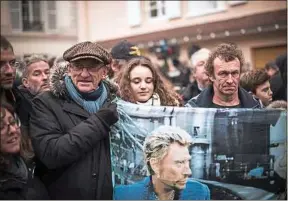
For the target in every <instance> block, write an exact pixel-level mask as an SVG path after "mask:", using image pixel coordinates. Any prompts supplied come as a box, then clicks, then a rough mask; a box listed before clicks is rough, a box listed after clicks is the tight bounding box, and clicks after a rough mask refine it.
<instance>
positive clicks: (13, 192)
mask: <svg viewBox="0 0 288 201" xmlns="http://www.w3.org/2000/svg"><path fill="white" fill-rule="evenodd" d="M34 168H35V164H34V163H33V162H28V161H26V162H24V160H23V159H22V158H21V157H20V156H11V157H9V165H7V167H6V168H4V169H3V167H1V169H0V199H1V200H26V199H27V200H38V199H40V200H43V199H44V200H47V199H49V196H48V193H47V191H46V188H45V186H44V185H43V183H42V182H41V181H40V180H39V178H38V177H35V176H34Z"/></svg>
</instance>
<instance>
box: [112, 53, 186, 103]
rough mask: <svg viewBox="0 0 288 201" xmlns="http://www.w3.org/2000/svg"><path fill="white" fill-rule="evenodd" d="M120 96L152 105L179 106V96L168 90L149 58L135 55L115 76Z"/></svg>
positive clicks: (133, 101)
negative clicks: (116, 76)
mask: <svg viewBox="0 0 288 201" xmlns="http://www.w3.org/2000/svg"><path fill="white" fill-rule="evenodd" d="M117 82H118V83H119V88H120V91H121V98H122V99H123V100H125V101H128V102H131V103H136V104H142V105H154V106H160V105H161V106H180V105H182V103H181V99H180V96H179V95H177V94H176V92H174V91H173V90H169V89H168V88H167V85H165V84H164V82H163V80H162V79H161V78H160V75H159V72H158V71H157V70H156V69H155V67H154V65H153V64H152V62H151V61H150V59H148V58H146V57H143V56H142V57H137V58H134V59H131V60H130V61H129V62H128V65H127V67H126V68H124V69H123V71H122V72H121V73H120V74H119V77H118V78H117Z"/></svg>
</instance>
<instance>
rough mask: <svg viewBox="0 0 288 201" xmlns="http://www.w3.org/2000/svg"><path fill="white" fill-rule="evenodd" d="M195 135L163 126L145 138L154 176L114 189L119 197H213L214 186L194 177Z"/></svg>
mask: <svg viewBox="0 0 288 201" xmlns="http://www.w3.org/2000/svg"><path fill="white" fill-rule="evenodd" d="M192 143H193V142H192V138H191V136H190V135H189V134H188V133H187V132H186V131H185V130H183V129H181V128H179V127H173V126H167V125H165V126H160V127H158V128H156V129H155V130H153V131H152V133H151V134H150V135H148V136H147V137H146V138H145V141H144V144H143V153H144V160H145V163H146V166H147V169H148V171H149V174H150V176H147V177H145V178H144V179H143V180H141V181H139V182H136V183H134V184H130V185H119V186H116V188H115V190H114V199H116V200H209V199H210V190H209V188H208V186H206V185H205V184H202V183H200V182H198V181H196V180H193V179H191V178H189V177H191V174H192V172H191V169H190V162H191V156H190V154H189V146H190V145H191V144H192Z"/></svg>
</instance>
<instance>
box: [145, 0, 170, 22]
mask: <svg viewBox="0 0 288 201" xmlns="http://www.w3.org/2000/svg"><path fill="white" fill-rule="evenodd" d="M149 16H150V18H152V19H156V18H157V19H158V18H164V17H165V16H166V1H149Z"/></svg>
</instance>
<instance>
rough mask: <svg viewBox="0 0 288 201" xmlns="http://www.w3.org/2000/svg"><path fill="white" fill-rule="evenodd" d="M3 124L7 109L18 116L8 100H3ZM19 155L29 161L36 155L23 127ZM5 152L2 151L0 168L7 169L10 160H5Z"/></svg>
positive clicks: (15, 116)
mask: <svg viewBox="0 0 288 201" xmlns="http://www.w3.org/2000/svg"><path fill="white" fill-rule="evenodd" d="M0 111H1V124H2V123H3V119H4V118H5V116H6V114H7V113H6V111H8V112H10V113H11V114H12V115H13V117H14V118H17V115H16V114H15V111H14V108H13V107H12V105H10V104H9V103H7V102H4V101H2V102H1V109H0ZM19 155H20V156H21V157H22V158H23V159H24V160H25V161H29V160H30V159H32V158H33V157H34V153H33V149H32V146H31V143H30V139H29V138H28V135H27V134H26V133H25V134H23V132H22V129H21V141H20V152H19ZM4 156H5V153H2V152H1V151H0V167H1V168H0V169H3V168H4V169H5V168H6V167H7V166H8V165H9V162H8V161H7V160H5V157H4Z"/></svg>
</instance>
